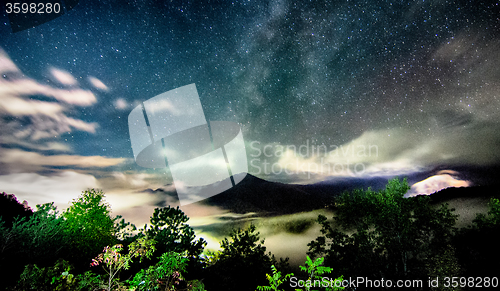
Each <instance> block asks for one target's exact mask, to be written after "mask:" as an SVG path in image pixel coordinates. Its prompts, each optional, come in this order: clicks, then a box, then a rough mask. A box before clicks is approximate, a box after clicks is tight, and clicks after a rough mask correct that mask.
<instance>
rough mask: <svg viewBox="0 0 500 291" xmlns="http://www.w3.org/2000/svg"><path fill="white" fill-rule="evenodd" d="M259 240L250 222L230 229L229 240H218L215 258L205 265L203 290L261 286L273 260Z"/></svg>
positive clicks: (249, 290)
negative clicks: (242, 226) (247, 225)
mask: <svg viewBox="0 0 500 291" xmlns="http://www.w3.org/2000/svg"><path fill="white" fill-rule="evenodd" d="M263 243H264V240H261V239H260V238H259V233H258V232H256V227H255V226H254V225H250V226H249V227H248V228H247V229H240V228H238V229H233V230H232V231H231V234H230V239H228V238H225V239H224V240H223V241H221V243H220V244H221V249H222V250H221V251H219V252H218V254H217V255H216V256H217V260H216V261H215V262H214V263H213V264H212V265H211V266H209V267H208V274H207V276H205V278H206V284H205V285H206V286H207V289H208V290H216V289H217V290H242V291H245V290H248V291H254V290H255V288H256V287H257V286H261V285H264V284H265V283H266V279H265V278H266V273H267V270H269V269H270V268H271V265H272V264H273V262H272V259H271V256H270V255H268V254H266V247H265V246H263V245H262V244H263Z"/></svg>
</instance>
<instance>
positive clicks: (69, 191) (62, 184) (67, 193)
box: [0, 171, 99, 209]
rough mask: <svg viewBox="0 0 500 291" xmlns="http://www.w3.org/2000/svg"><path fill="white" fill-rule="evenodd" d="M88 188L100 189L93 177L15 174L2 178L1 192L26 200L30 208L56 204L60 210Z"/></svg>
mask: <svg viewBox="0 0 500 291" xmlns="http://www.w3.org/2000/svg"><path fill="white" fill-rule="evenodd" d="M87 188H99V183H98V182H97V179H96V178H95V177H94V176H92V175H87V174H80V173H76V172H73V171H63V172H61V173H59V174H58V175H54V176H43V175H40V174H36V173H13V174H8V175H2V176H0V191H5V192H7V193H12V194H15V195H16V197H17V198H18V200H21V201H22V200H26V201H28V204H29V205H30V207H34V206H35V205H36V204H43V203H49V202H54V203H55V204H56V206H58V208H59V209H62V208H66V207H68V206H69V204H68V203H69V202H70V201H71V200H72V199H75V198H77V197H78V195H80V193H81V192H82V191H83V190H85V189H87Z"/></svg>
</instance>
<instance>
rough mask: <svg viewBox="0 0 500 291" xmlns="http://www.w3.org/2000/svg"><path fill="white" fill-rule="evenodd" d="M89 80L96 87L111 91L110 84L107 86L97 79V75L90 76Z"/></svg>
mask: <svg viewBox="0 0 500 291" xmlns="http://www.w3.org/2000/svg"><path fill="white" fill-rule="evenodd" d="M88 80H89V82H90V84H92V86H94V87H95V88H97V89H100V90H102V91H105V92H107V91H109V88H108V86H106V85H105V84H104V83H103V82H102V81H101V80H99V79H97V78H96V77H92V76H90V77H88Z"/></svg>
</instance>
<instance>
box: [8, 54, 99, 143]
mask: <svg viewBox="0 0 500 291" xmlns="http://www.w3.org/2000/svg"><path fill="white" fill-rule="evenodd" d="M49 71H50V74H51V75H52V77H53V78H55V79H56V80H57V81H58V82H59V83H61V84H63V85H70V86H72V87H71V88H70V89H60V88H55V87H51V86H48V85H46V84H44V83H42V82H38V81H36V80H33V79H31V78H28V77H26V76H25V75H23V74H22V72H21V71H20V70H19V68H18V67H17V66H16V65H15V64H14V62H13V61H12V60H11V59H10V58H9V56H8V55H7V54H6V53H5V51H3V50H2V49H0V72H2V74H3V78H0V96H1V98H0V125H1V126H2V128H3V130H2V132H1V133H0V135H1V137H2V139H0V144H5V143H9V144H14V143H18V144H20V145H21V144H24V146H25V145H26V143H29V142H37V141H39V140H42V139H54V138H57V136H59V135H60V134H62V133H69V132H71V131H73V130H79V131H85V132H89V133H95V132H96V129H97V128H98V124H97V123H95V122H87V121H83V120H80V119H77V118H74V117H70V116H69V115H68V112H71V111H72V110H73V108H74V107H75V106H82V107H87V106H91V105H93V104H95V103H96V102H97V98H96V96H95V95H94V94H93V93H92V92H91V91H89V90H84V89H81V88H77V87H75V86H76V85H78V83H77V82H76V80H75V78H74V77H73V76H71V74H70V73H68V72H66V71H63V70H61V69H57V68H50V69H49ZM12 137H13V138H12ZM5 140H8V141H5ZM53 145H54V143H52V146H51V147H53ZM36 147H37V145H36V144H34V145H33V146H31V147H30V148H36ZM42 147H43V146H42ZM45 147H47V144H46V146H45ZM63 148H64V147H63ZM59 149H61V147H59Z"/></svg>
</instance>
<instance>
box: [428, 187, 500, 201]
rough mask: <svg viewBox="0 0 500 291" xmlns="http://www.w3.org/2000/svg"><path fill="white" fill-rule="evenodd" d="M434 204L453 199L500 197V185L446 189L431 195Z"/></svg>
mask: <svg viewBox="0 0 500 291" xmlns="http://www.w3.org/2000/svg"><path fill="white" fill-rule="evenodd" d="M430 197H431V201H432V203H436V204H438V203H439V204H441V203H444V202H448V201H449V200H452V199H463V200H467V199H471V198H490V197H497V198H498V197H500V185H487V186H472V187H460V188H454V187H450V188H446V189H443V190H440V191H438V192H436V193H433V194H431V195H430Z"/></svg>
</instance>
